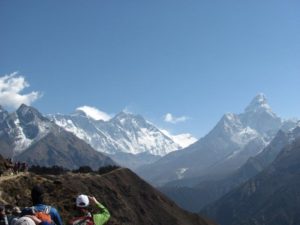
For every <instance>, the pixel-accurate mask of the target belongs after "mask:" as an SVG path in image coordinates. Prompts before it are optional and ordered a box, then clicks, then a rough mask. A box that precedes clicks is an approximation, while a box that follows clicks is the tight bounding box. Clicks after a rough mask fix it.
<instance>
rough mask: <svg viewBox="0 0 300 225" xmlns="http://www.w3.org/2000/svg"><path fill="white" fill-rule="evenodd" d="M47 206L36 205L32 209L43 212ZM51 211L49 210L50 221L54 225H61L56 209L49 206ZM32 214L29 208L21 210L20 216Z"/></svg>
mask: <svg viewBox="0 0 300 225" xmlns="http://www.w3.org/2000/svg"><path fill="white" fill-rule="evenodd" d="M46 206H47V205H45V204H37V205H34V208H35V209H36V210H37V211H44V210H45V208H46ZM50 207H51V209H50V216H51V220H52V221H53V222H54V223H55V224H56V225H63V222H62V220H61V217H60V215H59V213H58V211H57V210H56V208H54V207H52V206H50ZM31 214H32V208H31V207H29V208H24V209H23V210H22V216H24V215H31Z"/></svg>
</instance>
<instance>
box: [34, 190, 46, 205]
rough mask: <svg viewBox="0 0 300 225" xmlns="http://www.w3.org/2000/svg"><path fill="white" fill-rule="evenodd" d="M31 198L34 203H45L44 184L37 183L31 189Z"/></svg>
mask: <svg viewBox="0 0 300 225" xmlns="http://www.w3.org/2000/svg"><path fill="white" fill-rule="evenodd" d="M31 200H32V203H33V204H34V205H36V204H43V203H44V189H43V187H42V186H39V185H35V186H34V187H33V188H32V189H31Z"/></svg>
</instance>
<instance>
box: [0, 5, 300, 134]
mask: <svg viewBox="0 0 300 225" xmlns="http://www.w3.org/2000/svg"><path fill="white" fill-rule="evenodd" d="M299 11H300V2H299V1H298V0H280V1H279V0H265V1H261V0H252V1H239V0H235V1H233V0H227V1H217V0H214V1H212V0H186V1H179V0H160V1H156V0H152V1H136V0H132V1H121V0H118V1H115V0H109V1H107V0H106V1H105V0H98V1H96V0H90V1H83V0H81V1H79V0H69V1H58V0H57V1H55V0H51V1H50V0H46V1H40V0H36V1H32V0H27V1H14V0H2V1H0V34H1V35H0V76H2V77H3V76H5V75H8V74H12V73H14V72H15V71H18V74H17V75H15V77H22V78H24V80H25V81H26V82H27V84H28V85H29V87H26V86H24V83H23V86H22V85H21V84H20V82H19V83H18V82H17V84H19V88H17V89H16V90H17V92H18V93H19V95H16V97H18V101H20V99H23V98H24V96H25V95H26V94H30V93H31V94H33V95H31V98H32V101H29V102H28V103H29V104H32V105H33V106H34V107H36V108H38V109H39V110H40V111H41V112H42V113H57V112H60V113H66V114H69V113H71V112H73V111H74V110H75V109H76V108H77V107H79V106H83V105H88V106H93V107H96V108H98V109H100V110H102V111H104V112H106V113H108V114H111V115H113V114H116V113H118V112H120V111H121V110H124V109H127V110H128V111H131V112H133V113H138V114H141V115H143V116H144V117H145V118H147V119H148V120H150V121H152V122H153V123H155V124H157V125H158V126H160V127H162V128H166V129H168V130H170V131H171V132H172V133H175V134H176V133H181V132H190V133H192V134H193V135H194V136H196V137H201V136H203V135H204V134H206V133H207V132H208V131H209V130H210V129H211V128H212V127H213V126H214V125H215V124H216V122H217V121H218V120H219V119H220V117H221V116H222V115H223V114H224V113H225V112H235V113H240V112H242V111H243V110H244V108H245V107H246V106H247V104H248V103H249V102H250V101H251V99H252V98H253V97H254V96H255V95H256V94H258V93H260V92H263V93H264V94H265V95H266V97H267V99H268V100H269V104H270V105H271V107H272V108H273V110H274V112H275V113H277V114H278V115H279V116H282V117H284V118H289V117H298V118H300V104H299V103H300V102H299V96H300V88H299V84H300V41H299V40H300V13H299ZM24 80H23V81H24ZM21 83H22V82H21ZM32 91H36V92H38V93H32ZM34 94H36V95H34ZM22 95H23V98H20V96H22ZM27 97H28V96H27ZM11 98H12V99H13V97H11ZM1 99H2V100H1ZM1 101H2V102H1ZM5 101H8V100H7V98H4V97H3V98H1V97H0V104H1V105H5V103H6V102H5ZM167 113H169V114H172V116H173V119H174V118H175V119H176V118H179V121H178V123H169V122H166V121H164V117H165V115H166V114H167ZM180 118H181V120H180Z"/></svg>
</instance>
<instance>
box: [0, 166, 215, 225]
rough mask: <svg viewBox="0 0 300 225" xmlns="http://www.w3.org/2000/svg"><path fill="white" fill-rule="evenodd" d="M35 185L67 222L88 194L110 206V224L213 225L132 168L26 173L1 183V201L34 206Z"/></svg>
mask: <svg viewBox="0 0 300 225" xmlns="http://www.w3.org/2000/svg"><path fill="white" fill-rule="evenodd" d="M34 184H42V185H43V186H44V187H45V189H46V190H47V195H46V201H47V202H49V203H51V204H53V205H55V206H56V207H57V208H58V209H59V211H60V212H61V215H62V217H63V219H64V221H65V222H67V221H68V220H69V219H70V218H71V215H72V214H73V213H74V198H75V197H76V195H77V194H79V193H85V194H90V195H95V196H96V198H97V199H98V200H99V201H101V202H102V203H103V204H104V205H106V206H107V208H108V209H109V211H110V212H111V215H112V218H111V220H110V222H109V223H108V224H110V225H113V224H114V225H117V224H118V225H169V224H170V225H171V224H172V225H213V223H212V222H209V221H207V220H206V219H203V218H201V217H199V216H198V215H196V214H191V213H188V212H186V211H184V210H182V209H180V208H179V207H178V206H177V205H176V204H175V203H174V202H172V201H170V200H169V199H168V198H166V197H165V196H164V195H162V194H161V193H160V192H158V191H157V190H156V189H154V188H153V187H151V186H150V185H149V184H147V183H146V182H144V181H143V180H141V179H140V178H139V177H138V176H136V175H135V174H134V173H133V172H131V171H130V170H128V169H117V170H114V171H112V172H109V173H107V174H104V175H99V174H72V173H67V174H63V175H59V176H53V175H43V176H41V175H35V174H25V175H22V176H19V177H17V178H15V179H9V180H6V181H5V182H2V183H1V193H2V194H1V199H0V200H1V202H2V203H11V204H17V205H19V206H28V205H30V204H31V203H30V199H29V196H30V189H31V187H32V186H33V185H34Z"/></svg>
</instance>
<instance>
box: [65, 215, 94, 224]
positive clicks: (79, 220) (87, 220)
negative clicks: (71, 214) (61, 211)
mask: <svg viewBox="0 0 300 225" xmlns="http://www.w3.org/2000/svg"><path fill="white" fill-rule="evenodd" d="M69 224H70V225H95V223H94V220H93V217H92V216H82V217H75V218H73V219H72V220H71V221H70V222H69Z"/></svg>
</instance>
